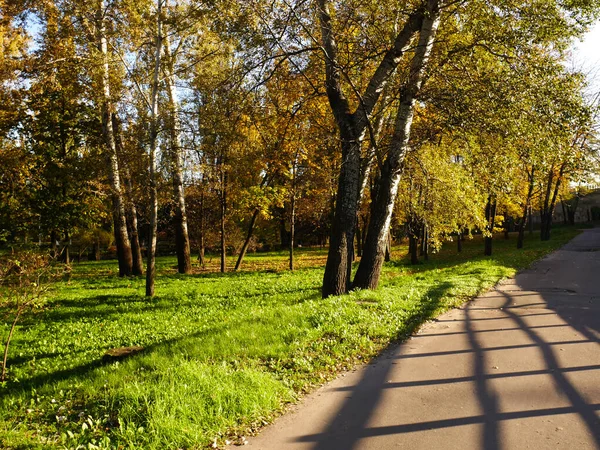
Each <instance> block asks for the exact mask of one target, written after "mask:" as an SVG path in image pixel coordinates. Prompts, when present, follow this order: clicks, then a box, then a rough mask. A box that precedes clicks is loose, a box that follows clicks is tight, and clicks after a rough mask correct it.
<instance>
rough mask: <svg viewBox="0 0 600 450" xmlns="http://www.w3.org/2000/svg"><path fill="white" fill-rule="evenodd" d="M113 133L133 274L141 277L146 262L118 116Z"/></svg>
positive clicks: (115, 116) (114, 121)
mask: <svg viewBox="0 0 600 450" xmlns="http://www.w3.org/2000/svg"><path fill="white" fill-rule="evenodd" d="M112 123H113V133H114V136H115V143H116V146H117V156H118V157H120V160H121V167H122V169H123V170H122V171H123V172H124V175H125V177H124V178H125V179H124V184H125V193H126V194H127V196H126V199H125V200H124V201H125V219H126V223H127V233H128V235H129V245H130V246H131V258H132V274H133V275H136V276H139V275H143V274H144V262H143V259H142V249H141V246H140V239H139V233H138V221H137V209H136V207H135V202H134V201H133V185H132V182H131V173H130V171H129V167H128V165H127V163H126V162H123V161H125V158H124V150H123V142H122V137H121V126H120V122H119V118H118V116H117V115H116V114H113V115H112Z"/></svg>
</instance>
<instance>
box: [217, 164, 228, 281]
mask: <svg viewBox="0 0 600 450" xmlns="http://www.w3.org/2000/svg"><path fill="white" fill-rule="evenodd" d="M223 159H224V158H223V155H221V161H220V165H221V199H220V211H219V212H220V214H219V216H220V228H221V229H220V236H221V273H225V271H226V270H227V267H226V265H227V248H226V246H225V214H226V213H227V175H226V173H225V168H224V161H223Z"/></svg>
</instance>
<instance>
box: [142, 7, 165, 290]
mask: <svg viewBox="0 0 600 450" xmlns="http://www.w3.org/2000/svg"><path fill="white" fill-rule="evenodd" d="M161 14H162V0H157V14H156V17H157V19H156V21H157V33H156V42H155V46H156V49H155V50H156V53H155V56H154V77H153V80H152V89H151V93H150V170H149V191H150V236H149V239H148V240H149V243H148V263H147V267H146V296H147V297H153V296H154V283H155V279H156V235H157V216H158V193H157V190H156V171H157V157H156V150H157V147H158V123H157V122H158V82H159V74H160V55H161V51H162V18H161Z"/></svg>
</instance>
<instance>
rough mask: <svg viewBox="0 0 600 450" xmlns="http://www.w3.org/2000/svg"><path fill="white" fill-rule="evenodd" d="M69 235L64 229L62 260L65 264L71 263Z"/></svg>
mask: <svg viewBox="0 0 600 450" xmlns="http://www.w3.org/2000/svg"><path fill="white" fill-rule="evenodd" d="M70 241H71V237H70V236H69V232H68V231H65V248H64V250H63V262H64V263H65V265H67V266H68V265H69V264H71V254H70V251H69V247H70V243H71V242H70Z"/></svg>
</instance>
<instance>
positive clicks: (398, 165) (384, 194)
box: [353, 1, 440, 289]
mask: <svg viewBox="0 0 600 450" xmlns="http://www.w3.org/2000/svg"><path fill="white" fill-rule="evenodd" d="M432 3H433V4H428V9H429V10H428V11H427V14H426V15H425V17H424V18H423V22H422V25H421V31H420V34H419V42H418V45H417V47H416V50H415V55H414V56H413V59H412V61H411V70H410V77H409V80H408V82H407V84H406V85H405V87H404V89H403V90H402V93H401V95H400V105H399V108H398V112H397V116H396V123H395V129H394V134H393V137H392V143H391V145H390V150H389V153H388V156H387V158H386V161H385V163H384V164H383V167H382V169H381V174H380V179H379V186H378V187H377V189H376V196H375V198H374V199H372V202H373V203H372V208H371V220H370V222H369V228H368V230H367V238H366V242H365V247H364V249H363V253H364V254H363V257H362V259H361V261H360V264H359V266H358V270H357V272H356V276H355V277H354V284H353V285H354V287H357V288H362V289H375V288H376V287H377V285H378V283H379V277H380V275H381V267H382V265H383V259H384V253H385V244H386V240H387V234H388V231H389V227H390V223H391V219H392V212H393V208H394V202H395V200H396V194H397V192H398V184H399V182H400V175H401V172H402V165H403V163H404V158H405V156H406V153H407V152H408V143H409V139H410V131H411V126H412V121H413V114H414V105H415V102H416V96H417V94H418V93H419V91H420V89H421V85H422V82H423V74H424V71H425V68H426V66H427V62H428V60H429V55H430V54H431V49H432V47H433V40H434V38H435V34H436V31H437V28H438V26H439V23H440V14H439V8H438V5H437V2H435V1H434V2H432Z"/></svg>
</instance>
